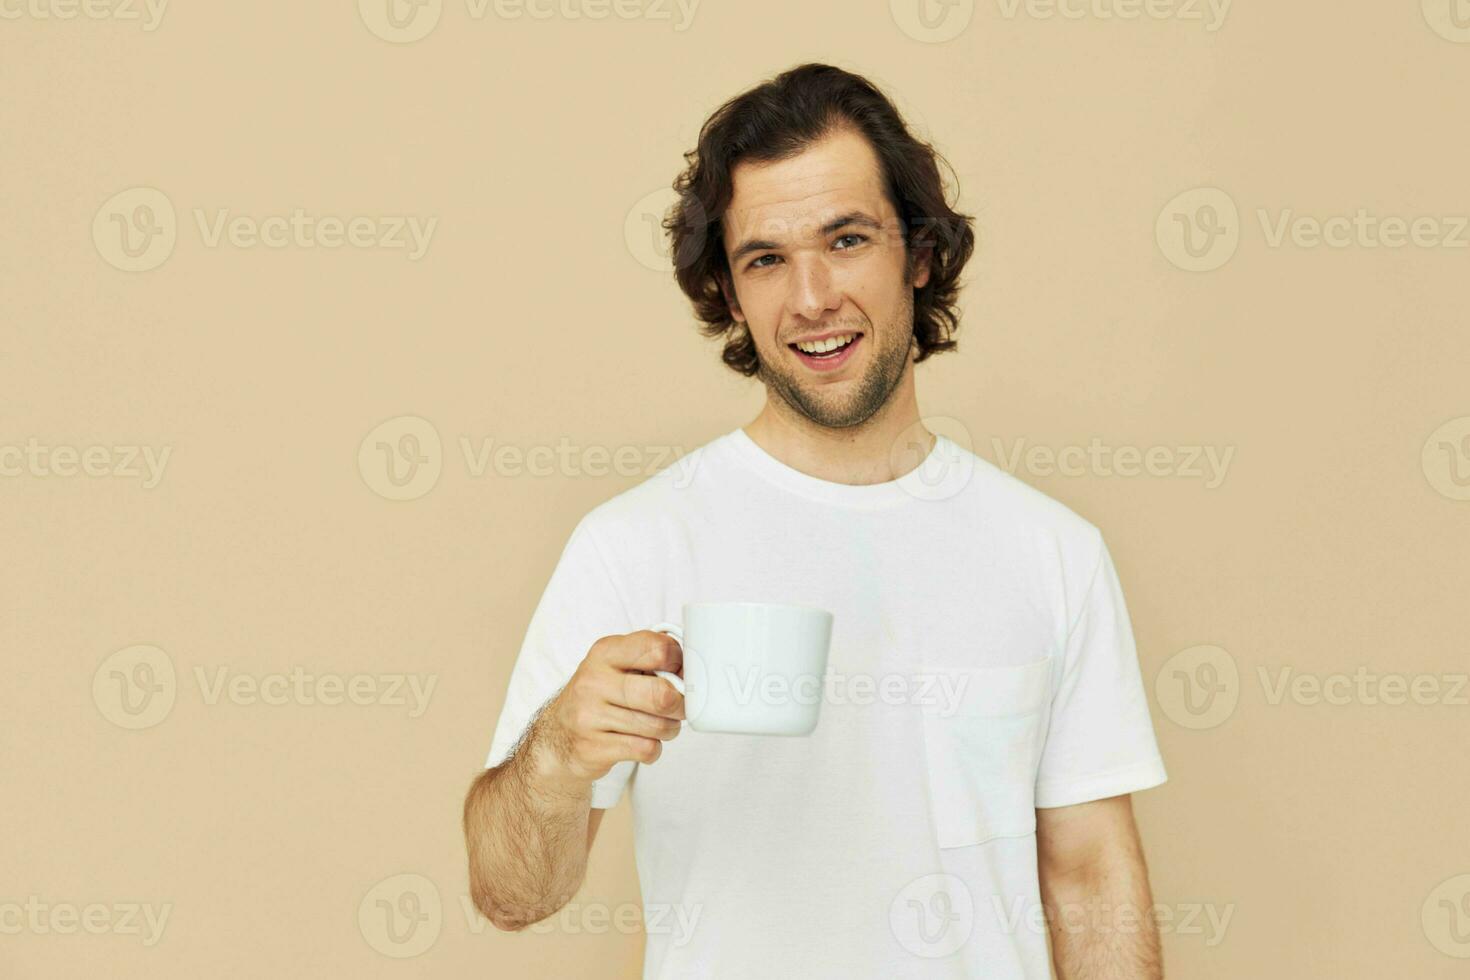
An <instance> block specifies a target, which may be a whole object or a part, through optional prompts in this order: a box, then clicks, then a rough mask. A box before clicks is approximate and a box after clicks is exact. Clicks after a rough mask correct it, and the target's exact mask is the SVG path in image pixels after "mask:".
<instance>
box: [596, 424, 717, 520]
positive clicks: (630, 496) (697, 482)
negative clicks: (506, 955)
mask: <svg viewBox="0 0 1470 980" xmlns="http://www.w3.org/2000/svg"><path fill="white" fill-rule="evenodd" d="M729 439H730V435H729V433H725V434H722V435H719V436H716V437H715V438H713V439H710V440H709V441H708V442H705V443H703V444H701V445H698V446H695V447H694V448H693V449H689V450H685V449H684V447H682V446H664V447H659V449H658V450H657V451H649V452H648V453H647V454H646V459H645V469H644V472H645V473H646V474H647V475H646V476H645V477H644V478H643V479H642V480H641V481H639V482H638V483H635V484H634V485H633V486H631V487H628V488H627V489H626V490H623V491H621V492H619V493H617V494H615V495H613V496H611V497H609V498H608V499H607V500H604V501H603V502H602V503H600V504H597V505H596V506H595V507H593V508H592V509H591V510H589V511H588V512H587V513H586V515H585V516H584V517H583V518H582V521H581V523H582V524H584V525H586V526H588V527H589V528H592V529H594V530H596V531H601V532H603V533H615V532H616V531H618V530H619V529H624V528H646V527H647V526H648V525H649V524H651V523H658V522H660V521H661V520H663V519H667V518H670V517H674V516H675V515H678V514H680V513H683V512H686V511H687V510H688V509H689V508H690V507H695V506H698V504H699V501H700V499H701V498H702V497H704V496H707V494H705V493H704V492H703V491H706V490H709V489H712V488H714V487H715V486H717V485H718V483H719V474H718V472H717V471H718V469H719V467H720V466H721V465H724V464H725V462H726V461H725V458H724V453H725V450H726V449H727V448H728V447H727V443H728V441H729Z"/></svg>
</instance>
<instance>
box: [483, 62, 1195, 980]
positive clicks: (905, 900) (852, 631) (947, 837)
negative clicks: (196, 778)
mask: <svg viewBox="0 0 1470 980" xmlns="http://www.w3.org/2000/svg"><path fill="white" fill-rule="evenodd" d="M688 161H689V167H688V170H686V171H685V173H684V174H682V175H681V176H680V178H679V179H678V180H677V181H676V182H675V188H676V190H678V191H679V192H680V201H679V204H678V205H677V206H676V208H675V209H674V211H673V212H672V213H671V215H670V216H669V218H668V220H667V221H666V228H667V229H668V230H669V232H670V235H671V239H672V243H673V256H674V260H675V266H676V275H677V277H678V280H679V283H680V286H681V288H683V289H684V291H685V292H686V293H687V294H688V295H689V296H690V298H691V300H692V301H693V303H694V307H695V311H696V314H697V315H698V316H699V317H700V318H701V320H702V321H703V323H704V328H703V329H704V330H705V331H706V332H707V333H708V334H710V335H712V336H723V337H724V339H725V346H724V351H723V357H724V361H725V363H726V364H727V365H729V366H730V367H731V368H733V369H735V370H738V371H741V372H742V373H746V374H753V375H755V376H758V377H759V379H760V381H761V382H762V383H763V384H764V385H765V388H766V395H767V397H766V404H765V406H764V408H763V410H762V411H761V413H760V415H759V416H758V417H757V418H756V419H755V420H754V421H752V422H751V423H750V424H749V425H747V426H745V427H744V428H739V429H735V430H733V431H731V432H728V433H726V434H725V435H723V436H721V437H720V438H717V439H715V440H713V441H712V442H710V443H707V444H705V445H704V446H702V447H700V448H699V449H698V450H696V451H695V452H694V453H692V454H690V456H689V457H687V458H686V459H685V460H684V461H683V463H684V464H685V466H686V469H685V470H684V473H685V475H686V476H687V475H688V474H692V477H691V478H689V480H688V482H687V485H682V484H683V481H677V482H676V481H671V480H669V479H663V478H659V477H655V478H651V479H649V480H647V481H645V482H644V483H642V484H640V485H639V486H637V487H634V488H633V489H631V490H629V491H627V492H625V493H622V494H620V495H619V496H617V497H614V498H613V499H611V500H609V501H607V502H606V503H604V504H602V505H600V506H599V507H597V508H595V509H594V510H592V511H591V512H590V513H589V514H587V515H586V516H585V517H584V518H583V519H582V520H581V521H580V522H579V523H578V525H577V526H576V528H575V529H574V530H573V531H572V533H571V535H570V538H569V540H568V541H567V543H566V546H565V549H564V550H563V552H562V554H561V557H560V560H559V562H558V564H557V566H556V569H555V571H554V572H553V574H552V577H551V581H550V583H549V584H548V585H547V588H546V591H545V593H544V594H543V596H542V598H541V601H540V603H539V604H538V606H537V608H536V611H535V613H534V615H533V616H532V619H531V623H530V627H529V630H528V632H527V634H526V637H525V641H524V645H523V647H522V649H521V651H520V656H519V659H518V660H517V661H516V664H515V668H514V671H513V673H512V675H511V680H510V686H509V692H508V694H507V698H506V703H505V706H504V709H503V711H502V713H501V715H500V720H499V724H498V725H497V726H496V729H495V734H494V738H493V744H492V747H491V751H490V756H489V758H488V760H487V762H486V765H487V769H486V771H485V772H484V773H483V774H482V775H481V776H480V777H479V778H478V779H477V780H476V781H475V783H474V785H473V787H472V788H471V790H470V793H469V796H468V798H467V799H466V802H465V816H464V825H465V833H466V840H467V845H468V850H469V862H470V866H469V872H470V885H471V890H472V892H473V895H474V899H475V902H476V905H477V906H478V907H479V908H480V909H481V911H482V912H484V914H485V915H486V916H487V917H488V918H490V920H491V921H492V922H494V923H495V925H496V926H497V927H499V928H502V929H508V930H514V929H520V928H523V927H525V926H527V925H529V924H531V923H533V922H535V921H538V920H540V919H543V918H545V917H547V916H549V915H551V914H553V913H554V912H555V911H556V910H557V909H559V908H560V907H561V906H562V905H563V904H565V903H566V902H567V901H568V900H569V899H570V898H571V896H572V895H573V894H574V893H575V892H576V890H577V888H578V886H579V885H580V883H581V882H582V879H583V874H584V870H585V867H586V862H587V853H588V850H589V849H590V848H591V846H592V842H593V840H594V839H595V837H596V835H597V828H598V825H599V823H600V822H601V818H602V814H603V811H604V810H605V809H607V808H609V807H611V806H613V805H614V804H615V803H616V802H617V801H618V800H619V799H620V798H621V797H622V795H623V793H624V792H625V791H628V792H630V794H631V798H632V804H633V817H634V823H635V828H636V859H637V864H638V870H639V878H640V881H641V885H642V891H643V900H644V903H645V906H646V907H647V908H648V909H650V910H656V913H657V914H658V915H659V917H660V921H661V923H662V927H661V928H658V929H655V928H654V927H653V923H652V921H651V918H650V921H649V923H648V925H649V928H648V942H647V952H646V958H645V968H644V976H645V977H649V978H652V977H660V978H680V980H684V978H706V977H718V978H722V980H723V978H751V980H756V978H760V980H766V978H787V977H790V978H803V980H806V978H828V977H830V978H842V980H852V978H868V977H871V978H883V980H891V978H900V977H915V978H917V977H987V978H992V980H1001V978H1015V980H1021V978H1037V980H1042V978H1046V977H1047V976H1048V975H1049V971H1048V948H1047V947H1048V943H1047V938H1048V936H1049V937H1050V940H1051V944H1050V945H1051V960H1052V962H1053V963H1054V964H1055V967H1056V972H1057V975H1058V976H1059V977H1061V978H1062V980H1080V978H1084V977H1085V978H1088V980H1105V978H1115V980H1123V978H1128V980H1148V978H1157V977H1161V976H1162V967H1161V965H1160V954H1159V946H1158V936H1157V931H1156V929H1155V927H1154V923H1153V921H1152V918H1151V916H1150V910H1151V906H1152V899H1151V896H1150V892H1149V885H1148V877H1147V872H1146V868H1145V864H1144V859H1143V855H1142V850H1141V847H1140V845H1139V840H1138V834H1137V830H1136V828H1135V825H1134V821H1133V816H1132V811H1131V808H1130V802H1129V796H1128V795H1127V794H1129V793H1130V792H1133V791H1135V790H1141V789H1145V788H1148V787H1151V786H1157V785H1159V784H1160V783H1162V782H1164V781H1165V778H1166V775H1165V771H1164V767H1163V763H1162V760H1161V758H1160V756H1159V752H1158V747H1157V745H1156V743H1155V740H1154V734H1153V729H1152V726H1151V723H1150V719H1149V712H1148V705H1147V701H1146V698H1145V695H1144V691H1143V685H1142V682H1141V679H1140V676H1139V667H1138V660H1137V655H1136V652H1135V649H1134V642H1133V637H1132V634H1131V627H1130V624H1129V620H1128V614H1127V611H1126V609H1125V606H1124V602H1123V596H1122V593H1121V591H1120V587H1119V583H1118V577H1117V574H1116V572H1115V570H1114V566H1113V563H1112V560H1111V558H1110V556H1109V553H1108V550H1107V548H1106V547H1105V545H1104V544H1103V540H1102V538H1101V535H1100V534H1099V532H1098V531H1097V529H1096V528H1095V527H1093V526H1092V525H1091V524H1089V523H1087V522H1086V521H1084V520H1083V519H1082V518H1080V517H1078V516H1076V515H1075V514H1073V513H1072V512H1071V511H1069V510H1068V509H1066V508H1065V507H1063V506H1062V505H1061V504H1059V503H1057V502H1055V501H1053V500H1051V499H1050V498H1048V497H1046V496H1044V495H1042V494H1041V493H1040V492H1038V491H1036V490H1033V489H1031V488H1029V487H1028V486H1026V485H1025V484H1023V483H1021V482H1020V481H1018V480H1016V479H1014V478H1012V477H1011V476H1009V475H1007V474H1005V473H1003V472H1002V471H1000V470H999V469H997V468H996V467H994V466H992V465H990V464H989V463H987V462H985V461H983V460H981V459H979V458H977V457H975V456H973V455H972V454H970V453H969V452H967V451H966V450H964V449H962V448H961V447H960V446H958V445H957V444H956V443H954V442H953V441H952V440H950V439H948V438H945V437H943V436H940V435H935V434H933V433H930V432H929V431H928V430H927V429H926V428H925V427H924V426H923V425H922V423H921V420H920V416H919V411H918V402H917V399H916V396H915V389H914V364H915V363H917V362H918V361H921V360H923V359H925V358H926V357H928V356H930V355H931V354H934V353H936V352H940V351H945V350H951V349H953V348H954V347H955V342H954V340H953V337H952V335H953V333H954V329H955V327H956V326H957V325H958V323H957V315H956V307H955V301H956V297H957V293H958V288H959V285H958V278H959V273H960V271H961V269H962V268H963V266H964V264H965V262H966V260H967V259H968V258H969V255H970V252H971V250H972V248H973V235H972V232H971V229H970V219H969V218H968V217H966V216H964V215H961V214H958V213H956V212H955V211H953V210H951V209H950V207H949V206H948V205H947V204H946V202H945V198H944V194H943V187H942V184H941V181H940V178H939V171H938V168H937V166H936V162H935V154H934V151H933V150H932V149H931V148H930V147H928V146H927V145H925V144H923V143H920V142H918V141H916V140H915V139H914V138H913V137H912V136H910V134H909V133H908V131H907V129H906V128H905V126H904V123H903V122H902V120H901V119H900V117H899V115H898V113H897V112H896V110H895V109H894V108H893V106H892V105H891V103H890V102H889V101H888V100H887V99H886V98H885V97H884V96H883V95H881V94H880V93H879V92H878V91H877V90H876V89H875V88H874V87H873V86H872V85H871V84H870V83H868V82H867V81H865V80H864V79H862V78H860V77H858V76H855V75H852V74H849V73H847V72H845V71H841V70H839V69H836V68H832V67H829V66H826V65H804V66H801V67H798V68H795V69H792V70H791V71H788V72H786V73H784V74H782V75H780V76H778V77H776V78H775V79H773V80H771V81H770V82H768V83H766V84H763V85H761V86H759V87H757V88H755V89H753V90H751V91H750V92H747V93H745V94H743V95H741V96H739V97H738V98H736V99H733V100H731V101H730V102H729V103H727V104H726V105H725V106H723V107H721V109H719V110H718V111H717V112H716V113H715V115H714V116H713V117H712V118H711V119H710V120H709V121H708V122H707V123H706V125H705V127H704V129H703V130H702V132H701V135H700V141H699V147H698V150H697V152H696V153H694V154H690V155H689V157H688ZM915 461H918V463H919V465H917V466H915V465H914V463H915ZM712 600H735V601H739V600H751V601H769V602H786V603H797V604H802V605H809V606H817V607H820V608H823V609H827V610H830V611H831V612H832V613H833V614H834V616H835V620H834V626H833V634H832V645H831V652H830V659H829V664H828V678H827V680H828V681H829V682H830V683H828V684H826V685H824V689H823V690H824V701H823V704H822V706H821V716H820V722H819V724H818V726H817V729H816V730H815V731H814V732H813V733H812V734H811V735H810V736H807V737H805V738H781V737H769V736H767V737H762V736H744V735H723V734H707V733H700V732H695V731H692V730H686V731H685V732H684V733H683V734H682V735H681V734H680V731H679V721H678V719H680V718H682V717H684V705H683V700H682V698H681V697H680V696H679V694H678V693H677V691H676V690H675V689H674V687H673V686H672V685H671V684H670V683H669V682H668V681H666V680H665V679H663V678H660V677H656V676H654V675H653V674H652V671H654V670H670V671H675V672H677V671H678V670H679V669H680V666H681V656H682V651H681V649H680V647H679V644H678V643H677V642H676V641H675V640H674V639H673V638H672V637H671V636H669V635H666V634H664V633H660V632H651V631H649V630H648V629H646V628H645V627H647V626H648V625H650V624H653V623H656V622H659V621H662V620H678V619H679V617H680V614H681V607H682V605H683V603H685V602H686V601H712ZM839 681H840V682H841V683H840V684H839V683H838V682H839ZM676 735H678V736H679V737H678V738H677V740H676V739H675V736H676ZM1043 905H1044V907H1045V909H1046V913H1047V914H1046V917H1045V919H1043V917H1042V916H1041V914H1040V909H1041V908H1042V907H1043ZM1120 912H1121V913H1122V914H1119V913H1120ZM675 922H677V923H680V924H681V927H680V928H672V927H670V925H669V924H670V923H675Z"/></svg>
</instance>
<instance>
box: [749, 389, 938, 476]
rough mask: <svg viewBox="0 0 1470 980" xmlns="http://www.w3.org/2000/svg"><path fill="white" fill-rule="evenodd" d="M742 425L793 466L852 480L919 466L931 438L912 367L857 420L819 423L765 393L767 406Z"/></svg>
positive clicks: (759, 443)
mask: <svg viewBox="0 0 1470 980" xmlns="http://www.w3.org/2000/svg"><path fill="white" fill-rule="evenodd" d="M744 429H745V434H746V435H748V436H749V437H750V438H751V441H753V442H754V443H755V444H756V445H757V446H760V447H761V448H762V449H764V450H765V451H766V452H768V453H770V454H771V455H772V456H774V457H775V458H776V459H779V460H780V461H781V462H783V463H785V464H786V465H787V466H790V467H791V468H792V469H794V470H798V471H799V472H802V473H805V474H807V475H808V476H814V477H816V478H817V479H819V480H827V481H829V482H831V483H846V484H849V485H854V486H865V485H868V484H873V483H886V482H888V481H890V480H896V479H898V478H899V477H900V476H903V475H904V474H905V473H907V472H908V471H910V470H912V469H914V468H915V467H917V466H918V465H919V464H920V463H921V462H922V461H923V460H924V458H925V457H926V456H928V455H929V452H930V451H931V450H932V449H933V448H934V442H935V436H934V434H933V433H932V432H930V431H929V430H928V429H926V428H925V427H924V426H923V423H922V422H921V420H920V418H919V404H918V399H917V398H916V397H915V394H914V386H913V375H912V368H910V374H909V377H908V378H906V379H905V383H903V384H900V385H899V387H898V388H897V389H895V390H894V392H893V397H891V398H889V400H888V402H887V403H886V404H885V405H884V406H883V407H882V408H880V409H879V410H878V411H877V412H875V413H874V414H873V416H872V417H871V418H869V419H868V420H867V421H866V422H863V423H862V424H860V425H854V426H850V427H848V428H845V429H833V428H829V427H827V426H824V425H819V424H818V423H816V422H813V421H812V420H811V419H809V418H806V417H805V416H804V415H802V414H800V413H799V412H797V411H796V410H795V409H793V408H791V406H789V405H787V404H786V403H785V402H780V401H779V399H773V398H772V397H771V396H770V394H769V393H768V394H767V396H766V404H765V407H764V408H762V409H761V413H760V414H759V415H758V416H756V417H755V418H754V419H753V420H752V421H751V422H749V423H748V424H746V425H745V426H744Z"/></svg>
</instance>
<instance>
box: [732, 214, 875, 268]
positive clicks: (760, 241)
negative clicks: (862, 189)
mask: <svg viewBox="0 0 1470 980" xmlns="http://www.w3.org/2000/svg"><path fill="white" fill-rule="evenodd" d="M846 225H858V226H860V227H863V228H872V229H873V230H875V231H882V230H883V223H882V222H880V221H879V220H878V219H877V218H874V217H873V216H872V215H870V214H868V213H867V212H866V211H849V212H847V213H846V214H840V215H838V216H837V217H835V218H833V219H832V220H831V221H829V222H827V223H826V224H825V225H823V226H822V228H821V234H822V235H830V234H832V233H833V232H834V231H836V230H837V229H839V228H842V227H844V226H846ZM780 247H781V246H780V245H779V244H778V243H776V242H773V241H769V240H767V239H764V238H752V239H748V240H746V241H743V242H741V243H740V244H739V245H737V246H736V247H735V251H733V252H731V253H730V264H731V265H734V264H736V263H737V262H739V261H740V260H741V259H742V258H744V257H745V256H747V255H749V254H750V253H751V252H764V251H766V250H768V249H774V248H780Z"/></svg>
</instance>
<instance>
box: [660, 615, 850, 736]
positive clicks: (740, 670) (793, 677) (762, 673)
mask: <svg viewBox="0 0 1470 980" xmlns="http://www.w3.org/2000/svg"><path fill="white" fill-rule="evenodd" d="M648 628H649V629H651V630H656V631H658V632H660V633H668V634H669V635H670V636H672V637H673V638H674V639H676V640H678V641H679V646H680V647H682V648H683V650H684V676H683V677H680V676H679V675H678V674H674V673H671V672H670V671H667V670H656V671H654V673H655V674H657V675H658V676H659V677H662V678H663V679H664V680H666V681H668V682H669V683H670V684H672V685H674V688H675V689H676V690H677V691H678V692H679V693H680V694H682V695H684V717H685V721H686V723H687V724H688V725H689V727H690V728H692V729H694V730H695V731H697V732H726V733H730V734H739V735H810V734H811V733H812V731H813V729H815V728H816V727H817V720H818V718H819V717H820V714H821V707H822V691H823V683H824V677H825V675H826V672H827V653H828V650H829V649H830V647H831V643H832V614H831V613H830V612H828V611H827V610H825V609H817V608H815V607H812V606H793V605H784V604H778V603H769V602H691V603H686V604H685V606H684V623H683V625H682V626H681V625H679V624H678V623H656V624H654V625H653V626H650V627H648Z"/></svg>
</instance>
